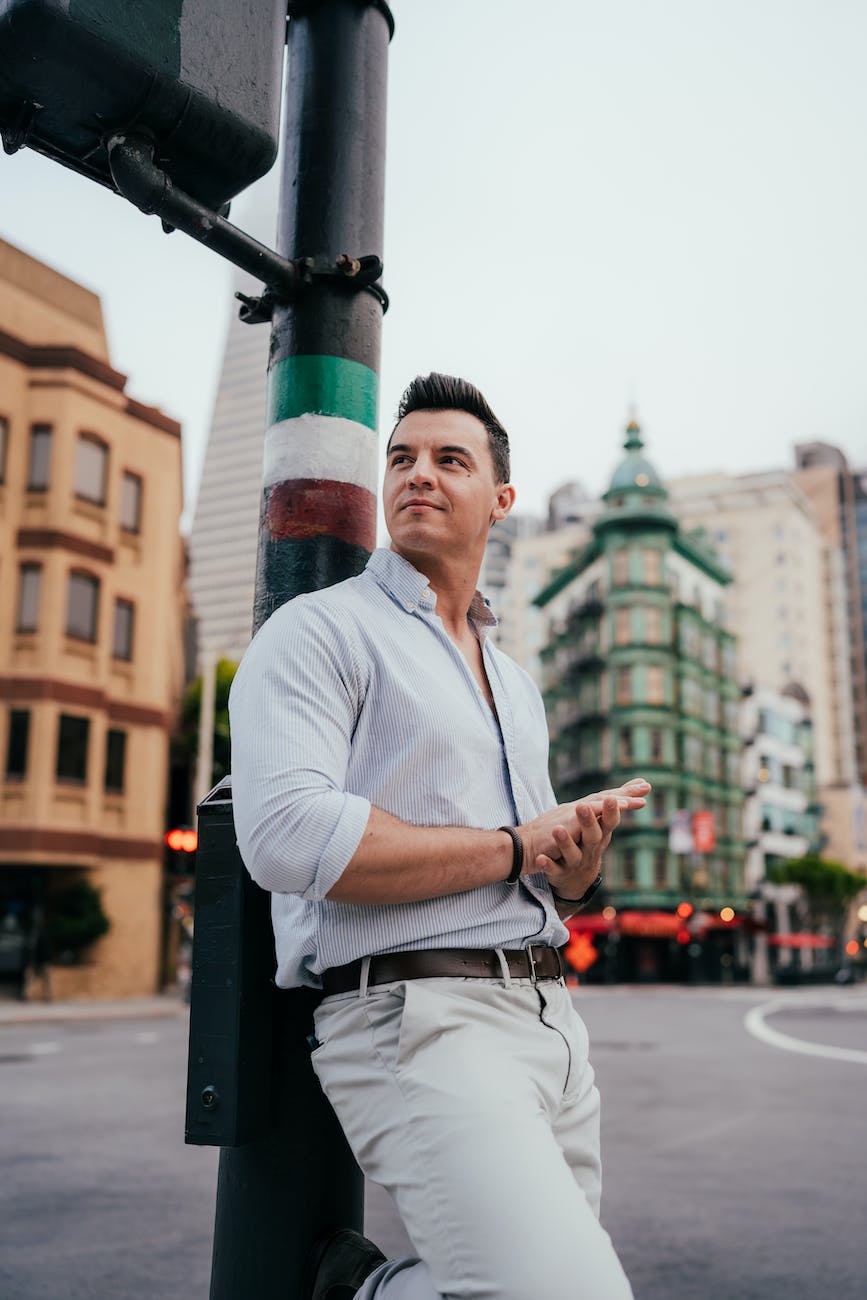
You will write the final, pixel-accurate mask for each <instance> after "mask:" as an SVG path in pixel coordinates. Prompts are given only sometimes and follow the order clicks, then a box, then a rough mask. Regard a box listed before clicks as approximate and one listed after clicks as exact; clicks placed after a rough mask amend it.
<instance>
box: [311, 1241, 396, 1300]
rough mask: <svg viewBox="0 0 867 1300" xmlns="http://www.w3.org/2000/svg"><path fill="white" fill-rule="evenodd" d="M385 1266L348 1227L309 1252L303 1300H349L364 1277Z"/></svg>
mask: <svg viewBox="0 0 867 1300" xmlns="http://www.w3.org/2000/svg"><path fill="white" fill-rule="evenodd" d="M384 1263H385V1255H383V1253H382V1251H381V1250H378V1249H377V1247H376V1246H374V1244H373V1242H372V1241H368V1240H367V1238H366V1237H362V1235H361V1233H360V1232H353V1231H352V1229H351V1228H340V1229H339V1231H337V1232H332V1233H331V1234H330V1235H329V1236H327V1237H323V1238H322V1240H321V1241H319V1242H317V1243H316V1245H315V1246H314V1247H313V1250H312V1251H311V1252H310V1259H309V1260H308V1263H307V1274H306V1277H305V1280H304V1287H303V1289H302V1292H301V1294H302V1297H303V1300H351V1298H352V1296H354V1295H355V1293H356V1291H357V1290H358V1288H359V1287H360V1286H361V1284H362V1282H363V1281H364V1280H365V1278H367V1277H369V1276H370V1274H371V1273H372V1272H373V1270H374V1269H375V1268H379V1266H380V1264H384Z"/></svg>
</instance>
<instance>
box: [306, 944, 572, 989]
mask: <svg viewBox="0 0 867 1300" xmlns="http://www.w3.org/2000/svg"><path fill="white" fill-rule="evenodd" d="M503 956H504V957H505V959H506V966H507V967H508V971H509V974H510V975H511V976H512V978H513V979H531V980H532V981H533V982H534V983H536V981H537V980H556V979H560V977H561V976H562V975H563V974H564V973H565V967H564V965H563V958H562V955H561V953H560V949H559V948H552V947H551V946H550V945H548V944H542V945H540V944H535V945H534V944H531V945H530V946H529V948H504V949H503ZM361 964H362V959H361V958H359V960H358V961H351V962H348V963H347V964H346V965H345V966H331V967H329V969H328V970H325V971H323V972H322V988H323V990H324V992H325V996H326V997H331V995H332V994H334V993H349V992H350V991H351V990H353V989H357V988H358V987H359V986H360V984H361ZM442 976H445V977H446V978H452V979H502V978H503V967H502V965H501V963H500V959H499V957H498V956H497V952H496V949H494V948H423V949H421V950H420V951H419V952H384V953H380V955H379V956H377V957H371V959H370V970H369V972H368V976H367V983H368V985H369V986H371V987H372V986H373V985H374V984H396V983H398V982H399V981H400V980H420V979H438V978H440V977H442Z"/></svg>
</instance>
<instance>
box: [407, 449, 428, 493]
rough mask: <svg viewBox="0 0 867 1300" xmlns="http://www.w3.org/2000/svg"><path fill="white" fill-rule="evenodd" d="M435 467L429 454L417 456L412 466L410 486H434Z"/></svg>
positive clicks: (408, 483)
mask: <svg viewBox="0 0 867 1300" xmlns="http://www.w3.org/2000/svg"><path fill="white" fill-rule="evenodd" d="M433 484H434V467H433V462H432V461H431V459H430V457H429V456H417V457H416V459H415V462H414V463H413V465H412V466H411V468H410V471H409V476H408V478H407V486H408V487H410V488H419V487H426V488H430V487H433Z"/></svg>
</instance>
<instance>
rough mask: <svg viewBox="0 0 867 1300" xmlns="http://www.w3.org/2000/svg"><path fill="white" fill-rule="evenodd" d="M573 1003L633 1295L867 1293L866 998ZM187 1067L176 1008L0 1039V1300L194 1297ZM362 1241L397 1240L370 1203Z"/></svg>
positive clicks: (203, 1194) (203, 1211)
mask: <svg viewBox="0 0 867 1300" xmlns="http://www.w3.org/2000/svg"><path fill="white" fill-rule="evenodd" d="M575 996H576V1002H577V1005H578V1006H579V1008H580V1010H581V1012H582V1014H583V1015H584V1017H585V1019H586V1021H587V1024H588V1026H589V1028H590V1033H591V1041H592V1042H593V1044H594V1059H595V1064H596V1069H597V1075H598V1079H599V1083H600V1087H601V1091H602V1097H603V1140H604V1159H605V1194H604V1198H603V1221H604V1223H605V1225H606V1227H607V1228H608V1230H609V1231H610V1232H611V1234H612V1237H613V1238H614V1242H615V1245H616V1246H617V1248H618V1251H619V1252H620V1254H621V1257H622V1259H623V1261H624V1264H625V1266H626V1269H627V1272H628V1274H629V1276H630V1278H631V1279H632V1282H633V1286H634V1288H635V1295H636V1300H783V1298H784V1297H785V1300H816V1297H818V1296H825V1295H828V1296H860V1295H863V1294H865V1292H867V1261H865V1258H864V1210H865V1204H867V1173H865V1154H864V1153H865V1150H867V1144H865V1138H867V1121H865V1115H864V1096H865V1084H867V1074H865V1067H867V996H865V993H864V991H863V990H862V989H836V988H828V989H824V990H817V989H811V990H798V989H794V990H787V991H785V992H784V993H778V992H776V991H770V990H753V989H738V988H727V989H684V988H668V987H665V988H663V987H659V986H653V987H643V988H634V987H615V988H610V989H606V988H590V989H582V990H580V991H576V995H575ZM747 1019H748V1021H749V1023H745V1021H746V1020H747ZM185 1068H186V1016H185V1015H184V1014H183V1013H181V1014H178V1015H174V1016H168V1017H161V1018H150V1019H145V1018H142V1019H115V1020H93V1021H80V1020H79V1021H65V1022H63V1023H42V1024H23V1025H11V1024H3V1025H2V1026H0V1107H2V1115H3V1168H4V1170H5V1175H6V1176H5V1178H4V1180H3V1184H2V1188H0V1222H2V1229H0V1294H2V1296H3V1297H4V1300H43V1298H44V1300H49V1298H50V1300H84V1298H85V1297H87V1298H88V1300H125V1297H139V1296H140V1297H149V1298H153V1300H198V1298H203V1297H206V1296H207V1294H208V1278H209V1269H210V1237H211V1228H212V1221H213V1209H214V1188H215V1175H216V1165H217V1152H216V1151H215V1150H211V1149H207V1148H195V1147H186V1146H185V1145H184V1143H183V1105H184V1076H185ZM367 1230H368V1232H369V1233H370V1235H371V1236H373V1237H374V1238H375V1239H376V1240H377V1241H378V1242H379V1244H380V1245H381V1246H382V1247H383V1249H385V1250H386V1251H388V1252H389V1253H394V1252H397V1251H401V1252H402V1251H403V1250H405V1249H406V1247H407V1243H406V1238H405V1236H404V1234H403V1230H402V1228H401V1226H400V1224H399V1222H398V1221H397V1220H396V1217H395V1215H394V1211H393V1209H392V1208H391V1204H390V1202H389V1200H388V1198H387V1196H385V1194H384V1193H383V1192H382V1191H381V1190H379V1189H373V1188H372V1189H369V1197H368V1219H367ZM504 1230H508V1225H504ZM273 1247H274V1249H279V1242H275V1243H273ZM580 1276H581V1260H580V1257H579V1256H577V1255H576V1260H575V1280H576V1288H575V1296H576V1297H580V1296H581V1287H580ZM239 1300H246V1298H245V1297H239ZM250 1300H255V1297H250ZM287 1300H291V1298H287ZM528 1300H535V1298H534V1297H528ZM552 1300H559V1297H558V1298H552Z"/></svg>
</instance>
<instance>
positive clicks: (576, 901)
mask: <svg viewBox="0 0 867 1300" xmlns="http://www.w3.org/2000/svg"><path fill="white" fill-rule="evenodd" d="M601 884H602V872H601V871H600V872H599V875H598V876H597V877H596V879H595V880H594V881H593V884H592V885H591V886H590V888H589V889H588V890H587V891H586V893H583V894H582V895H581V897H580V898H564V897H563V895H562V894H558V893H557V891H556V889H555V888H554V886H553V885H552V886H551V893H552V894H553V895H554V899H555V901H556V902H558V903H568V904H569V906H570V907H580V906H581V905H582V903H589V902H590V899H591V898H592V897H593V895H594V894H595V893H596V890H597V889H598V888H599V886H600V885H601Z"/></svg>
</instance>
